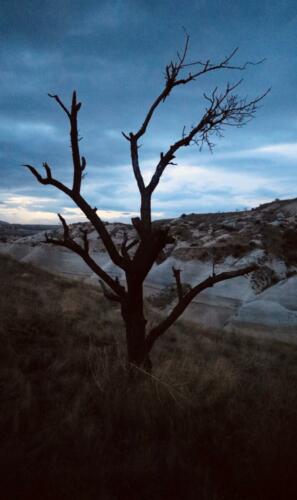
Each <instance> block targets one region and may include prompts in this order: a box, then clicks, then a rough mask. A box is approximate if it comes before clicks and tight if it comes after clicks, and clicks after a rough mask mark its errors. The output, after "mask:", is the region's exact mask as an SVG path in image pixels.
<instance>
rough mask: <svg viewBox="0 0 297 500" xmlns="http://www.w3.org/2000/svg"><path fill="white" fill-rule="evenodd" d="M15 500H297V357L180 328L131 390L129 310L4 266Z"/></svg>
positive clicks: (5, 454)
mask: <svg viewBox="0 0 297 500" xmlns="http://www.w3.org/2000/svg"><path fill="white" fill-rule="evenodd" d="M0 279H1V284H2V287H3V289H4V290H5V293H2V294H1V296H0V317H1V323H0V335H1V354H0V357H1V370H0V387H1V412H0V436H1V448H0V480H1V491H0V498H1V500H35V499H42V500H62V499H63V500H82V499H85V500H93V499H94V500H95V499H97V498H100V499H102V500H111V499H112V500H126V499H129V500H136V499H139V498H142V499H143V500H164V499H167V498H168V499H169V498H170V499H171V500H180V499H181V498H184V499H187V500H195V499H197V498H199V499H201V500H210V499H216V500H226V499H227V498H228V500H238V499H240V500H264V499H265V500H266V499H269V500H293V499H295V498H296V494H297V488H296V462H297V432H296V418H297V390H296V376H297V372H296V370H297V368H296V367H297V352H296V348H295V347H293V346H288V345H285V344H279V343H276V342H261V341H255V340H252V339H250V340H248V339H247V338H244V337H243V338H240V337H238V336H235V335H233V334H228V333H218V334H216V335H210V334H209V332H207V331H205V330H201V329H198V328H197V327H196V326H194V325H193V324H189V325H187V324H184V323H179V324H177V325H175V326H174V327H173V328H172V329H171V330H170V332H168V334H167V335H166V336H165V337H164V339H162V340H161V341H160V343H159V345H158V346H157V349H156V350H155V351H154V353H153V363H154V367H155V368H154V372H153V376H151V377H150V376H146V377H143V378H140V379H139V380H138V382H137V383H135V382H133V383H132V382H131V379H130V378H129V375H128V372H127V370H126V364H125V357H124V356H125V351H124V345H123V335H122V333H123V332H122V328H121V323H120V321H119V312H118V309H117V306H111V305H110V303H109V302H106V301H105V300H104V299H103V298H102V295H101V293H100V292H99V291H98V289H96V288H93V287H91V286H87V285H82V284H81V283H75V282H74V281H68V280H65V279H61V278H60V277H57V276H53V275H50V274H49V273H47V272H45V271H41V270H40V269H37V268H34V267H33V266H31V265H28V264H20V263H18V262H16V261H13V260H12V259H9V258H7V257H3V256H1V257H0Z"/></svg>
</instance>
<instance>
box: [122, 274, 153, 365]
mask: <svg viewBox="0 0 297 500" xmlns="http://www.w3.org/2000/svg"><path fill="white" fill-rule="evenodd" d="M127 285H128V297H127V299H126V300H125V302H124V303H123V304H122V316H123V319H124V322H125V327H126V341H127V355H128V362H129V363H130V364H132V365H136V366H138V367H140V368H144V369H145V370H147V371H151V367H152V365H151V361H150V359H149V357H148V354H147V349H146V341H145V334H146V319H145V317H144V312H143V282H139V280H137V279H135V277H131V276H128V275H127Z"/></svg>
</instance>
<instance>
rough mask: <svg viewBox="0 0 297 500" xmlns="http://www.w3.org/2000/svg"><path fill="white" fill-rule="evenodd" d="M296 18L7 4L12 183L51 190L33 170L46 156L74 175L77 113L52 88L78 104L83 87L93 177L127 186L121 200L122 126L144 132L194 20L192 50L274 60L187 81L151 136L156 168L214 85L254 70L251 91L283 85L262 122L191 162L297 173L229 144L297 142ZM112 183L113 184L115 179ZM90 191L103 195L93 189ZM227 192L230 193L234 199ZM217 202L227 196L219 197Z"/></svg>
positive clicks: (279, 8)
mask: <svg viewBox="0 0 297 500" xmlns="http://www.w3.org/2000/svg"><path fill="white" fill-rule="evenodd" d="M214 13H215V15H214ZM296 14H297V8H296V3H295V1H293V0H288V1H286V2H278V1H275V0H264V1H262V2H261V3H259V2H258V1H256V0H251V1H249V2H245V1H244V0H241V1H235V0H224V1H223V0H208V1H206V0H196V1H193V2H191V3H189V2H188V1H186V0H179V1H177V0H173V1H170V2H169V1H168V2H160V1H157V0H149V1H148V0H125V1H124V0H114V1H113V2H110V1H105V0H104V1H103V0H101V1H99V2H98V1H97V0H96V1H95V0H90V1H88V2H83V1H82V0H63V2H57V1H55V0H54V1H53V0H23V1H22V2H19V1H18V0H2V2H1V6H0V30H1V31H0V35H1V49H0V63H1V74H0V109H1V113H0V169H1V178H0V189H1V190H2V192H4V191H5V192H8V191H9V192H19V190H22V192H27V193H29V194H30V193H31V194H32V193H35V195H37V194H38V195H44V188H43V187H41V186H38V185H37V186H36V182H35V179H32V178H31V177H30V175H29V174H28V173H27V172H26V171H25V170H24V169H23V168H22V167H21V164H22V163H27V162H30V163H34V164H36V165H41V164H42V161H44V160H46V161H48V162H49V163H50V164H51V165H52V166H53V168H54V169H55V172H56V174H57V176H59V177H61V178H62V179H63V180H64V181H65V182H66V181H69V180H70V176H71V157H70V150H69V138H68V129H67V120H66V117H65V116H64V115H63V113H62V112H61V110H60V109H58V107H57V106H56V103H55V102H53V100H50V99H49V98H48V97H47V93H48V92H53V93H59V95H61V97H62V98H63V99H64V100H65V102H66V103H69V102H70V98H71V91H72V89H74V88H76V89H77V90H78V95H79V98H80V99H81V100H82V102H83V106H82V109H81V113H80V132H81V135H82V136H83V137H84V140H83V141H82V143H81V146H82V150H83V153H84V154H85V156H86V157H87V160H88V165H89V166H90V168H89V173H88V177H87V179H88V180H89V179H90V178H91V176H92V179H94V182H95V183H97V182H99V179H101V180H103V181H105V187H104V190H103V191H104V193H103V194H105V195H106V190H107V189H108V190H109V191H110V193H112V192H113V186H114V183H116V184H117V185H118V186H119V189H118V195H119V196H121V189H120V186H122V183H124V182H125V175H124V176H122V175H121V168H122V166H125V165H127V164H128V162H129V150H128V144H127V142H126V141H125V140H124V139H123V138H122V136H121V134H120V132H121V130H124V131H126V132H129V131H130V130H135V129H136V128H137V127H138V126H139V124H140V123H141V122H142V119H143V117H144V114H145V111H146V110H147V108H148V106H149V104H150V103H151V101H152V99H153V98H154V97H155V96H156V94H157V93H158V91H159V90H160V89H161V87H162V85H163V82H164V75H163V72H164V66H165V64H166V63H168V62H169V61H170V58H172V57H174V55H175V53H176V50H177V49H178V48H180V47H181V45H182V43H183V31H182V26H186V28H187V30H188V32H189V33H190V35H191V45H190V54H189V57H190V58H197V57H198V58H199V59H202V60H205V59H207V58H208V57H211V58H213V59H214V60H218V59H219V58H221V57H223V56H225V55H226V54H228V53H230V51H231V50H232V49H233V48H234V47H235V46H237V45H239V47H240V51H239V52H238V55H237V56H236V62H245V61H246V60H253V61H258V60H260V59H262V58H264V57H265V58H266V62H265V63H263V64H261V65H259V66H252V65H251V66H249V67H248V68H247V71H246V72H245V74H244V75H242V74H240V75H236V74H235V73H234V72H227V73H226V72H225V73H223V72H222V73H218V74H216V75H212V76H210V77H209V78H204V79H203V80H201V81H200V82H197V83H196V85H195V84H194V85H192V86H191V87H188V88H179V89H177V92H176V93H175V95H174V96H172V97H171V98H170V99H169V100H168V102H166V103H165V104H164V105H163V106H162V108H161V109H160V110H159V111H158V113H157V114H156V121H155V122H154V124H153V125H152V127H151V128H150V130H149V133H148V135H147V137H146V138H144V140H143V146H142V148H141V150H140V155H141V159H142V160H145V161H146V162H147V161H149V160H151V161H152V166H153V160H154V159H156V158H157V157H158V155H159V153H160V151H161V150H164V148H166V146H168V145H169V144H170V143H171V141H172V140H175V139H176V138H177V137H178V136H179V135H180V133H181V130H182V127H183V125H184V124H188V126H191V125H192V123H194V121H195V119H196V120H197V116H198V118H199V113H201V111H202V110H203V107H204V103H203V101H201V95H202V93H203V92H204V91H209V90H210V89H212V88H213V87H215V86H216V85H219V86H224V84H225V83H226V81H227V80H229V81H236V79H238V78H240V77H241V76H244V77H245V81H244V83H243V85H242V89H241V92H242V93H243V95H245V94H246V93H247V94H249V95H259V93H261V92H262V91H263V90H265V89H266V88H267V87H269V86H272V87H273V89H272V92H271V94H270V95H269V96H268V97H267V98H266V99H265V102H263V107H262V109H260V110H259V113H258V116H257V118H256V120H254V121H253V122H252V123H250V124H249V125H248V126H247V127H245V128H243V129H241V130H234V129H232V130H227V131H226V134H225V135H226V138H224V139H222V140H221V141H219V144H218V147H217V149H216V151H215V153H214V155H213V157H212V158H211V160H210V159H209V157H208V158H207V157H206V156H207V155H205V154H202V156H201V155H199V151H198V150H192V149H191V150H190V152H188V151H185V153H183V154H182V155H181V158H183V159H185V160H186V159H187V158H188V157H189V156H191V157H193V155H195V157H196V158H197V160H196V162H197V164H198V163H199V162H201V161H202V160H203V159H204V160H205V162H206V163H208V164H210V163H212V164H214V162H216V165H217V166H218V167H221V168H222V169H227V170H228V169H231V170H232V169H235V170H236V169H238V168H239V165H238V163H239V162H240V168H241V169H243V170H246V169H247V170H248V169H249V168H252V169H254V170H257V169H258V171H263V170H264V171H266V173H267V172H271V175H272V176H275V175H276V165H278V167H279V168H282V171H283V173H284V174H287V175H290V176H291V177H292V179H293V177H294V175H295V181H296V175H297V174H296V172H295V174H294V172H293V170H292V168H291V167H290V165H288V163H287V159H286V157H285V156H284V157H277V160H275V161H273V158H272V157H271V156H270V157H269V159H267V157H258V158H253V162H251V161H250V160H249V159H246V158H242V159H239V158H233V159H232V158H226V159H220V155H222V153H224V152H225V151H227V152H228V151H234V150H238V149H240V150H241V149H248V148H256V147H259V146H261V145H266V144H274V143H289V142H296V137H297V120H296V110H297V104H296V105H295V104H294V103H295V91H296V77H295V75H296V70H297V68H296V65H297V60H296V56H295V54H296V28H297V17H296ZM216 155H217V159H216ZM204 160H203V161H204ZM278 174H279V172H278ZM107 179H110V180H111V182H110V183H107V184H106V181H107ZM130 180H131V181H132V178H130ZM130 180H129V182H130ZM98 189H99V192H98V195H100V188H98ZM210 189H211V187H210ZM273 193H274V191H273ZM135 195H136V192H135ZM90 196H91V197H94V198H95V194H94V193H93V192H92V194H91V195H90ZM164 196H165V195H164ZM166 196H167V197H168V198H169V197H170V193H167V195H166ZM175 196H177V194H176V195H175ZM266 196H269V189H268V191H267V192H266ZM99 197H100V196H99ZM224 197H226V195H225V193H224V192H222V194H221V198H222V206H223V198H224ZM57 199H60V198H59V196H57ZM217 199H218V203H219V200H220V196H219V194H218V195H217ZM126 201H127V200H126V198H125V197H123V198H122V200H121V199H115V197H114V196H112V195H111V196H109V200H106V201H105V202H103V203H104V207H105V208H110V209H112V208H118V207H121V210H125V209H126V210H130V209H131V207H130V206H128V205H125V203H126ZM133 203H134V202H133ZM224 203H225V202H224ZM104 207H103V208H104ZM218 208H219V206H218ZM134 209H135V206H134ZM190 209H191V210H196V209H197V207H195V206H193V207H192V208H190V207H189V210H190Z"/></svg>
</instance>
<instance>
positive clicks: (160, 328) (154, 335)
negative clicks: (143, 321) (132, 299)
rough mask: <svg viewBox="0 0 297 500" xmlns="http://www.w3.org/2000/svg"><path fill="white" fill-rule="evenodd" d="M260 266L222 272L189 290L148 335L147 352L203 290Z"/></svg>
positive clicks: (254, 265)
mask: <svg viewBox="0 0 297 500" xmlns="http://www.w3.org/2000/svg"><path fill="white" fill-rule="evenodd" d="M258 267H259V266H258V265H256V264H253V265H250V266H246V267H243V268H240V269H235V270H233V271H226V272H222V273H220V274H217V275H216V274H215V275H212V276H209V277H208V278H206V279H205V280H204V281H202V282H201V283H199V284H198V285H196V286H194V287H193V288H191V290H189V291H188V292H187V293H186V294H185V295H183V296H182V297H181V298H179V300H178V303H177V304H176V306H175V307H174V308H173V309H172V311H171V312H170V313H169V315H168V316H167V318H166V319H165V320H163V321H162V322H161V323H160V324H159V325H157V326H156V327H154V328H153V329H152V330H151V331H150V332H149V333H148V335H147V337H146V349H147V352H148V353H149V352H150V350H151V349H152V347H153V345H154V343H155V341H156V340H157V339H158V338H159V337H160V336H161V335H163V333H165V332H166V331H167V330H168V328H170V326H171V325H173V323H175V321H176V320H177V319H178V318H179V317H180V316H181V315H182V314H183V312H184V310H185V309H186V308H187V306H188V305H189V304H190V303H191V302H192V300H193V299H194V298H195V297H196V296H197V295H198V294H199V293H200V292H202V291H203V290H206V289H207V288H210V287H212V286H213V285H214V284H215V283H219V282H220V281H226V280H229V279H232V278H235V277H237V276H243V275H245V274H249V273H251V272H253V271H255V270H256V269H258Z"/></svg>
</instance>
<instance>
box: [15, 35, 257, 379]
mask: <svg viewBox="0 0 297 500" xmlns="http://www.w3.org/2000/svg"><path fill="white" fill-rule="evenodd" d="M188 46H189V36H188V35H187V34H186V39H185V46H184V48H183V52H182V53H181V54H180V53H177V58H176V60H173V61H171V62H170V64H168V65H167V66H166V68H165V85H164V88H163V90H162V92H161V93H160V94H159V95H158V97H157V98H156V99H155V101H154V102H153V103H152V105H151V107H150V108H149V110H148V112H147V114H146V116H145V118H144V121H143V123H142V125H141V127H140V128H139V129H138V130H137V131H136V132H134V133H133V132H130V133H128V134H126V133H123V136H124V137H125V139H126V140H127V141H128V143H129V146H130V155H131V163H132V168H133V172H134V176H135V179H136V183H137V186H138V190H139V194H140V200H141V201H140V217H136V218H133V219H132V224H133V226H134V228H135V230H136V232H137V239H136V240H133V241H128V238H127V236H126V235H125V236H124V238H123V241H122V244H121V246H120V247H119V246H117V245H116V244H115V243H114V241H113V239H112V237H111V235H110V234H109V232H108V231H107V229H106V226H105V224H104V222H103V221H102V219H101V218H100V217H99V215H98V214H97V208H95V207H92V206H91V205H90V204H89V203H88V202H87V201H86V199H85V198H84V197H83V196H82V194H81V183H82V179H83V173H84V171H85V168H86V160H85V158H84V156H81V153H80V145H79V136H78V125H77V116H78V112H79V110H80V107H81V103H80V102H77V97H76V92H75V91H74V92H73V95H72V103H71V108H69V109H68V108H67V107H66V106H65V104H64V103H63V102H62V101H61V99H60V98H59V96H58V95H51V94H49V96H50V97H51V98H53V99H54V100H55V101H56V102H57V103H58V105H59V106H60V107H61V108H62V110H63V111H64V112H65V114H66V115H67V117H68V119H69V123H70V138H71V151H72V161H73V183H72V187H68V186H66V185H65V184H63V183H62V182H60V181H59V180H57V179H55V178H54V177H53V174H52V171H51V168H50V167H49V165H48V164H47V163H44V164H43V167H44V169H45V176H42V175H41V174H40V173H39V172H38V171H37V170H36V168H34V167H33V166H32V165H25V166H26V167H27V168H28V169H29V170H30V171H31V172H32V174H33V175H34V176H35V177H36V179H37V180H38V182H40V183H41V184H44V185H48V184H49V185H52V186H54V187H56V188H57V189H59V190H60V191H63V192H64V193H65V194H66V195H67V196H69V198H71V199H72V200H73V201H74V203H75V204H76V205H77V206H78V207H79V208H80V209H81V210H82V212H83V213H84V214H85V216H86V217H87V219H88V220H89V221H90V222H91V224H92V225H93V226H94V228H95V230H96V231H97V233H98V235H99V237H100V238H101V240H102V242H103V244H104V246H105V249H106V251H107V253H108V255H109V257H110V259H111V261H112V262H113V263H114V264H115V265H116V266H118V267H119V268H120V269H122V270H123V271H124V273H125V276H126V282H125V283H120V282H119V280H118V279H114V278H112V277H111V276H110V275H109V274H108V273H106V272H105V271H104V270H103V269H102V267H100V265H99V264H98V263H97V262H95V260H94V259H93V257H92V256H91V254H90V252H89V242H88V236H87V232H86V231H84V232H83V233H82V244H78V243H77V242H76V241H75V240H74V239H73V238H72V237H71V234H70V231H69V227H68V225H67V223H66V221H65V219H64V218H63V217H62V216H61V215H60V214H58V215H59V218H60V221H61V223H62V225H63V229H64V235H63V238H62V239H54V238H50V237H47V239H46V241H47V243H51V244H54V245H60V246H63V247H66V248H68V249H70V250H72V251H73V252H75V253H77V254H78V255H80V256H81V258H82V259H83V260H84V261H85V262H86V264H88V266H89V267H90V268H91V270H92V271H93V272H94V273H95V274H96V275H97V276H98V277H99V279H100V281H101V283H102V286H103V289H104V292H105V295H106V297H108V299H110V300H112V301H117V302H119V304H120V306H121V312H122V317H123V320H124V323H125V328H126V341H127V357H128V361H129V363H131V364H134V365H137V366H140V367H144V368H145V369H147V370H150V368H151V361H150V358H149V355H150V352H151V349H152V347H153V345H154V343H155V341H156V340H157V339H158V338H159V337H160V336H161V335H163V334H164V333H165V332H166V331H167V330H168V329H169V328H170V326H171V325H172V324H173V323H174V322H175V321H176V320H177V319H178V318H179V317H180V316H181V315H182V313H183V312H184V311H185V309H186V308H187V306H188V305H189V304H190V302H191V301H192V300H193V299H194V298H195V297H196V296H197V295H198V294H199V293H200V292H202V291H203V290H205V289H207V288H209V287H212V286H213V285H214V284H215V283H218V282H220V281H224V280H228V279H231V278H234V277H236V276H242V275H246V274H248V273H250V272H252V271H253V270H255V269H256V267H257V266H256V264H255V265H249V266H246V267H242V268H239V269H233V270H230V271H227V272H222V273H220V274H215V273H214V272H213V273H212V274H211V275H210V276H209V277H208V278H207V279H205V280H204V281H202V282H200V283H198V284H197V285H196V286H194V287H192V288H191V289H190V290H187V291H184V288H183V286H182V283H181V276H180V272H179V270H177V269H174V268H173V275H174V279H175V281H176V286H177V303H176V305H175V306H174V307H173V309H172V310H171V312H170V313H169V314H168V316H167V317H166V318H165V319H164V320H163V321H161V322H160V323H159V324H158V325H157V326H155V327H154V328H152V329H151V330H149V331H147V328H146V325H147V321H146V318H145V315H144V301H143V286H144V281H145V279H146V277H147V275H148V273H149V272H150V270H151V268H152V266H153V264H154V262H155V261H156V259H157V257H158V255H159V254H160V252H162V250H163V249H164V248H165V246H166V245H167V244H168V243H172V242H173V241H174V240H173V238H172V236H170V233H169V228H168V227H163V226H161V227H160V225H155V224H153V223H152V211H151V199H152V195H153V193H154V191H155V189H156V188H157V186H158V184H159V182H160V179H161V177H162V175H163V173H164V171H165V169H166V167H168V166H169V165H174V163H173V160H174V159H175V157H176V154H177V153H178V152H179V150H180V149H182V148H184V147H187V146H190V145H191V144H193V143H195V144H196V145H198V146H199V148H201V147H202V146H203V145H207V146H208V147H209V148H210V149H212V147H213V144H212V141H211V140H212V137H213V136H220V135H221V134H222V130H223V128H224V127H225V126H235V127H241V126H243V125H244V124H246V123H247V121H249V120H250V119H251V118H252V117H253V116H254V115H255V112H256V110H257V107H258V104H259V102H260V101H261V100H262V99H263V98H264V96H265V95H266V94H267V92H265V94H263V95H261V96H259V97H256V98H255V99H252V100H248V99H247V98H241V97H240V96H238V95H237V94H236V91H237V88H238V86H239V85H240V83H241V80H240V81H239V82H237V83H236V84H233V85H231V84H229V83H228V84H227V85H226V87H225V88H224V89H223V90H219V89H218V88H215V89H214V90H213V92H211V93H210V94H209V95H206V94H204V98H205V102H206V108H205V111H204V113H203V115H202V116H201V117H200V118H199V119H198V120H197V121H196V122H195V125H193V126H192V127H191V128H190V130H189V131H188V132H186V130H185V128H184V129H183V132H182V134H181V137H180V138H179V139H178V140H177V141H176V142H174V143H173V144H172V145H170V146H169V147H168V149H167V150H166V151H165V152H161V153H160V158H159V161H158V163H157V165H156V167H155V171H154V174H153V175H152V177H151V180H150V181H149V183H148V184H145V182H144V179H143V176H142V171H141V168H140V162H139V156H138V150H139V140H140V139H141V138H142V137H143V136H144V135H145V133H146V131H147V129H148V127H149V125H150V122H151V120H152V118H153V115H154V112H155V111H156V109H157V108H158V106H160V105H161V104H162V103H164V101H166V99H167V98H168V97H169V95H170V93H171V92H172V91H173V89H175V88H176V87H179V86H181V85H187V84H190V83H192V82H195V81H196V80H197V79H198V78H202V77H203V76H204V75H206V74H207V73H211V72H212V73H213V72H216V71H221V70H239V71H242V70H244V69H245V68H246V66H247V65H248V64H252V63H246V64H244V65H243V66H236V65H234V64H233V63H232V61H233V58H234V55H235V53H236V51H237V49H236V50H234V51H233V52H232V53H231V54H230V55H229V56H227V57H225V58H224V59H223V60H221V61H220V62H218V63H216V64H214V63H212V62H211V61H210V60H208V61H206V62H202V61H200V60H199V61H193V62H187V55H188ZM132 247H135V249H134V250H135V251H134V252H133V255H131V248H132Z"/></svg>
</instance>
